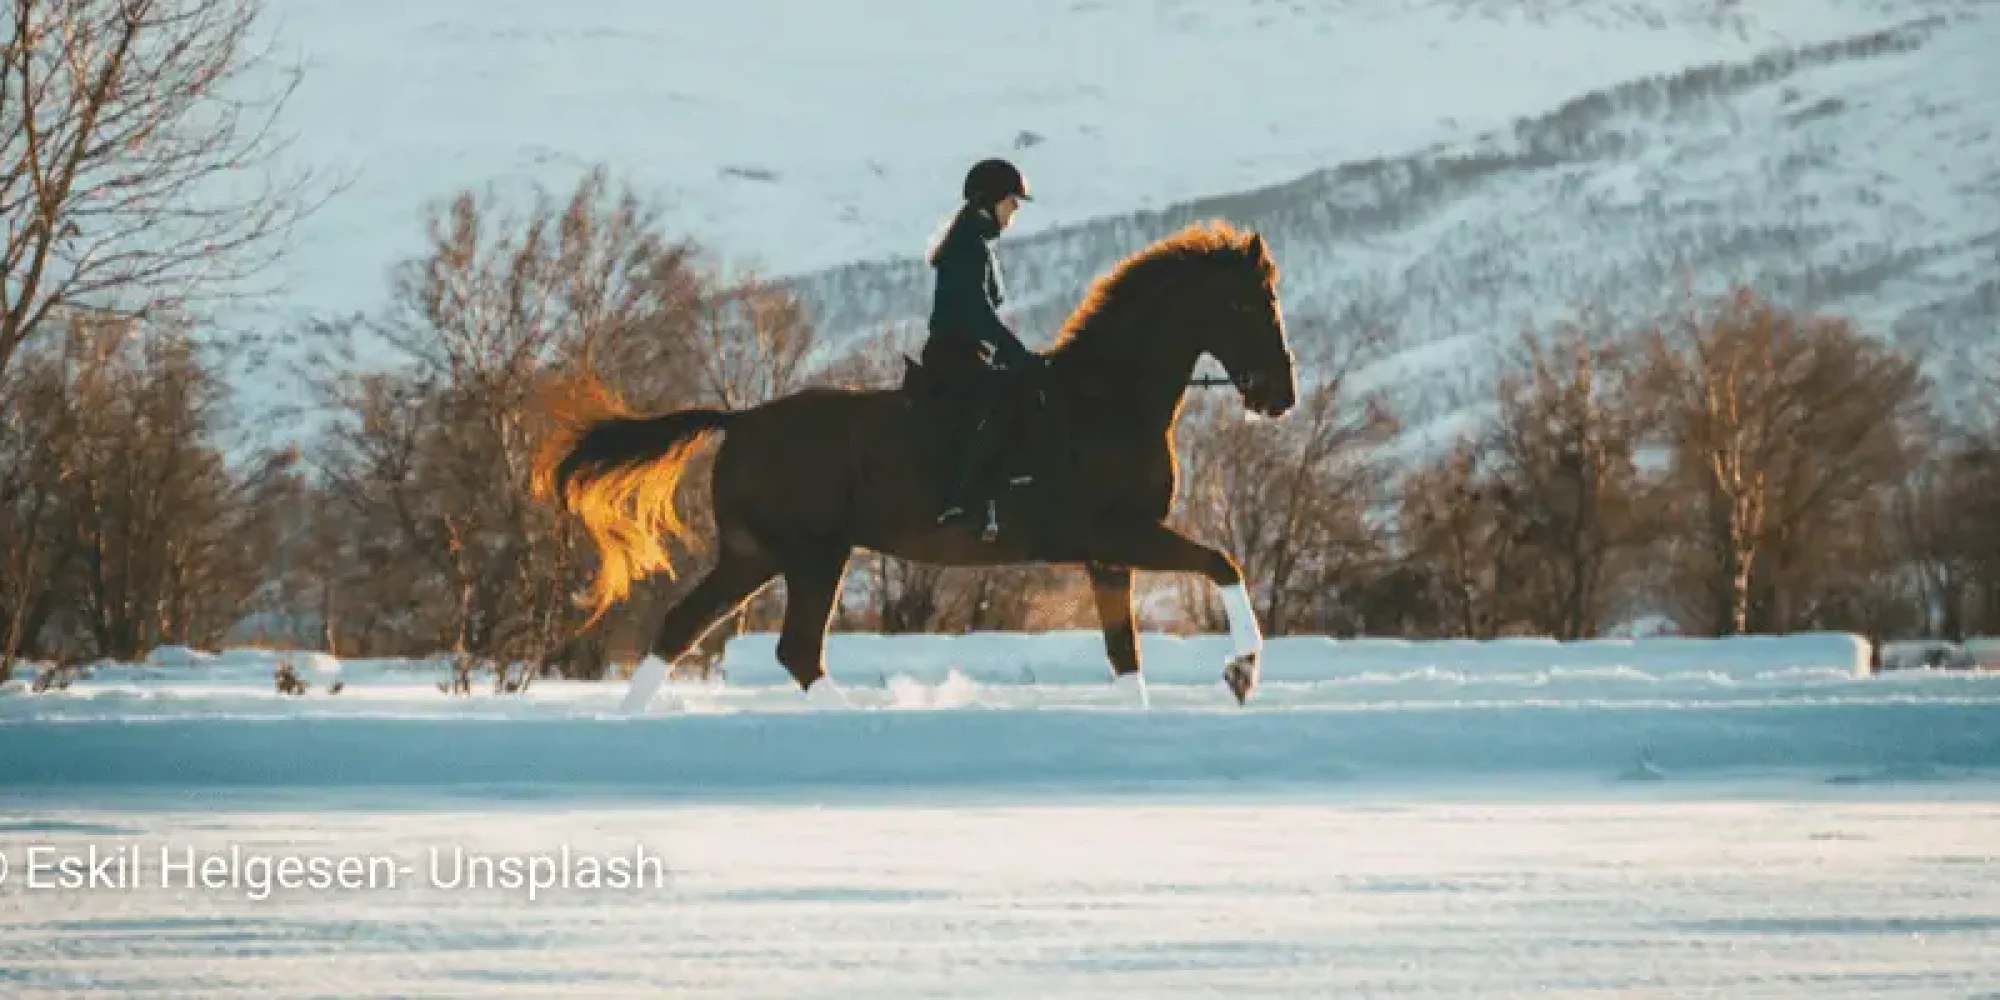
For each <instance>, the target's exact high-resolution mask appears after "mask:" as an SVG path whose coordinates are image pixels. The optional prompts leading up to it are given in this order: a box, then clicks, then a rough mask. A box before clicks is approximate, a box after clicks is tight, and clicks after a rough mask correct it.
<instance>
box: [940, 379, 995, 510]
mask: <svg viewBox="0 0 2000 1000" xmlns="http://www.w3.org/2000/svg"><path fill="white" fill-rule="evenodd" d="M983 411H984V412H982V413H981V414H980V415H979V419H978V420H977V421H976V422H975V423H974V424H973V426H972V432H971V434H970V435H969V436H968V440H966V442H965V444H964V447H963V448H962V449H961V450H960V452H959V456H958V468H957V470H956V471H955V473H954V475H953V476H952V480H951V486H950V488H949V489H948V490H946V492H945V504H944V509H943V511H942V512H941V513H939V514H938V518H937V521H938V523H939V524H953V523H957V522H960V521H965V520H968V519H969V518H970V516H971V514H972V511H971V507H972V506H973V500H974V499H975V498H974V497H973V491H974V488H975V487H976V486H978V485H979V483H980V481H981V479H982V478H983V477H984V474H985V472H986V466H987V465H988V464H990V463H991V461H992V459H993V453H994V451H996V450H997V448H998V446H999V444H1000V440H1001V436H1002V435H1001V432H1002V431H1003V430H1004V428H1003V427H1002V425H1001V421H1000V419H999V417H1000V413H999V407H997V406H992V405H988V406H986V407H984V408H983ZM987 513H988V514H989V518H988V522H987V525H986V533H987V534H988V535H989V536H990V535H991V534H993V532H994V529H995V528H997V527H998V526H997V525H995V524H993V523H992V519H991V517H990V515H991V513H992V512H991V511H988V512H987Z"/></svg>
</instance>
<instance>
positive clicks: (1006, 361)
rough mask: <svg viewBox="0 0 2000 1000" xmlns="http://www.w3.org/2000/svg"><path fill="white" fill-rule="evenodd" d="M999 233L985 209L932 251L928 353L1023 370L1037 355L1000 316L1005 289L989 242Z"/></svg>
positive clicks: (962, 219) (963, 219)
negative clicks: (934, 271) (934, 274)
mask: <svg viewBox="0 0 2000 1000" xmlns="http://www.w3.org/2000/svg"><path fill="white" fill-rule="evenodd" d="M999 235H1000V224H999V223H998V222H995V221H994V219H993V217H992V216H991V215H988V214H987V213H985V212H981V211H967V212H964V213H962V214H960V215H959V217H958V218H957V219H956V220H955V221H954V222H953V224H952V227H951V229H950V230H949V231H947V232H946V233H945V236H944V239H943V240H942V241H940V242H939V244H938V247H937V250H936V251H935V252H934V253H933V254H932V255H931V265H932V266H933V267H935V268H937V286H936V289H935V291H934V293H933V295H932V298H931V319H930V334H931V336H930V340H929V342H927V343H926V344H925V345H924V354H925V355H926V356H934V354H935V353H936V352H939V351H941V350H942V351H948V352H949V353H951V354H959V353H960V352H961V351H963V352H964V353H965V354H966V355H970V356H972V357H976V358H978V359H980V360H982V361H997V362H999V363H1000V364H1001V365H1004V366H1006V367H1007V368H1010V369H1013V370H1015V371H1019V370H1021V369H1023V368H1027V367H1028V366H1029V365H1031V364H1033V362H1034V360H1035V358H1034V356H1033V355H1032V353H1031V352H1030V351H1029V350H1028V348H1027V346H1026V345H1024V344H1022V343H1021V339H1020V338H1019V337H1016V336H1015V335H1014V331H1012V330H1009V329H1008V328H1007V324H1006V323H1003V322H1001V320H1000V312H999V309H1000V303H1001V302H1002V301H1004V299H1005V292H1004V291H1003V289H1002V287H1001V283H1000V267H999V265H998V264H997V263H995V261H994V259H993V249H992V248H991V247H990V246H988V245H987V244H988V243H990V242H991V241H992V240H993V239H994V238H995V237H997V236H999Z"/></svg>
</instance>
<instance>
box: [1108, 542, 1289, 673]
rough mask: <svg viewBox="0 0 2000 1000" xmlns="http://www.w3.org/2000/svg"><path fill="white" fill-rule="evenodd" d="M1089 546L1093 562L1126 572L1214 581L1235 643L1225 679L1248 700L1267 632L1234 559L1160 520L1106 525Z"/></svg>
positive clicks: (1231, 637)
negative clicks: (1196, 576)
mask: <svg viewBox="0 0 2000 1000" xmlns="http://www.w3.org/2000/svg"><path fill="white" fill-rule="evenodd" d="M1089 547H1090V554H1089V558H1090V561H1091V562H1092V563H1097V564H1106V565H1112V566H1122V567H1126V569H1127V571H1128V572H1129V571H1130V570H1145V571H1148V572H1155V573H1199V574H1201V575H1202V576H1205V577H1207V578H1208V579H1209V581H1210V582H1212V583H1214V584H1215V586H1216V587H1217V588H1218V589H1219V590H1220V591H1221V592H1222V607H1223V610H1224V611H1226V612H1228V613H1229V636H1230V639H1231V640H1232V642H1233V643H1234V645H1235V647H1236V649H1235V652H1234V654H1233V655H1232V656H1230V658H1229V662H1228V663H1227V664H1226V665H1225V666H1224V667H1223V671H1222V681H1223V683H1225V684H1227V685H1229V693H1231V694H1233V695H1235V696H1236V701H1237V704H1243V703H1246V702H1248V701H1249V700H1250V692H1251V691H1252V690H1254V689H1255V688H1256V687H1257V671H1258V662H1257V660H1258V657H1259V656H1260V655H1261V654H1262V653H1263V650H1264V636H1263V632H1262V631H1261V630H1260V629H1259V628H1258V626H1257V612H1256V610H1255V609H1254V608H1252V607H1251V605H1250V593H1249V591H1248V590H1246V589H1245V588H1244V586H1243V571H1242V570H1241V569H1239V568H1237V566H1236V560H1234V559H1231V558H1230V557H1229V554H1228V553H1226V552H1223V551H1221V550H1219V549H1214V548H1210V547H1209V546H1206V545H1203V544H1201V543H1200V542H1197V541H1194V540H1192V539H1190V538H1187V537H1186V536H1184V535H1181V534H1180V533H1178V532H1176V531H1174V530H1173V529H1172V528H1169V527H1167V526H1166V525H1164V524H1161V523H1159V522H1157V521H1143V522H1136V523H1123V524H1114V525H1106V526H1104V527H1103V528H1101V529H1100V530H1098V531H1097V532H1095V533H1094V535H1093V537H1092V539H1091V542H1090V546H1089ZM1128 586H1129V583H1128ZM1101 606H1102V599H1101V598H1100V607H1101ZM1135 658H1136V657H1135Z"/></svg>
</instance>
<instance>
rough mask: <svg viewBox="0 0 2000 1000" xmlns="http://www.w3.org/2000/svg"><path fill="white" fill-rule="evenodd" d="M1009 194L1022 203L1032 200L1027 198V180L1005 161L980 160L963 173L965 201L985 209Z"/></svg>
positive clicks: (1018, 170)
mask: <svg viewBox="0 0 2000 1000" xmlns="http://www.w3.org/2000/svg"><path fill="white" fill-rule="evenodd" d="M1010 194H1011V195H1013V196H1015V197H1017V198H1019V199H1021V200H1022V201H1032V200H1034V199H1032V198H1029V197H1028V179H1027V178H1026V177H1023V176H1021V171H1020V169H1019V168H1017V167H1015V166H1014V165H1013V164H1011V163H1008V162H1007V161H1006V160H1002V159H997V158H996V159H989V160H981V161H979V162H978V163H975V164H973V165H972V169H971V170H968V171H966V172H965V200H966V201H969V202H971V203H973V204H975V205H978V206H979V207H981V208H986V207H989V206H992V205H995V204H998V203H999V201H1000V199H1002V198H1005V197H1007V196H1008V195H1010Z"/></svg>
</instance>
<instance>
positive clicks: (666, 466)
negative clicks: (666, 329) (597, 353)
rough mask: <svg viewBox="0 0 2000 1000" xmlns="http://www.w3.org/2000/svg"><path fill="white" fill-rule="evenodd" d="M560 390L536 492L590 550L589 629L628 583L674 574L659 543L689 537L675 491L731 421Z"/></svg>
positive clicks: (536, 470)
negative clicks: (584, 536)
mask: <svg viewBox="0 0 2000 1000" xmlns="http://www.w3.org/2000/svg"><path fill="white" fill-rule="evenodd" d="M558 390H559V391H557V392H552V393H551V394H550V395H549V397H548V399H547V402H546V410H547V413H548V416H549V417H550V418H551V422H552V423H553V424H554V427H553V428H552V430H551V432H550V433H549V434H548V436H547V437H546V438H545V439H544V440H543V441H542V444H541V447H540V448H539V449H538V450H537V452H536V454H535V460H534V467H533V477H534V478H533V489H534V495H535V497H536V498H537V499H539V500H543V501H553V502H554V504H555V505H556V507H557V508H558V509H561V510H566V511H568V512H570V513H573V514H575V515H577V517H578V518H580V519H581V520H582V521H583V527H584V530H585V531H586V532H588V533H589V535H590V539H591V541H592V542H594V543H595V544H596V546H597V556H598V560H597V578H596V579H595V580H593V581H592V582H591V605H592V607H591V614H590V620H589V622H588V623H587V624H586V626H585V627H589V625H594V624H596V622H597V620H598V619H599V618H602V617H603V616H604V613H605V612H606V611H607V610H609V609H610V607H611V605H613V604H615V603H617V602H618V601H621V600H624V599H625V598H626V597H627V596H629V595H630V594H631V591H632V585H633V584H634V583H637V582H638V581H640V580H643V579H645V578H646V577H648V576H651V575H652V574H654V573H658V572H661V571H665V572H666V573H667V574H668V575H669V576H671V575H672V574H673V569H674V568H673V563H672V561H671V560H670V559H669V558H668V556H667V551H666V548H665V545H664V544H663V543H664V542H665V541H666V540H667V539H671V538H678V537H680V536H682V535H683V534H685V533H686V530H687V526H686V525H685V524H683V523H682V522H681V519H680V514H679V512H677V511H676V510H675V509H674V492H675V490H676V489H677V488H678V487H679V486H680V482H681V477H682V476H683V475H684V474H685V473H686V472H687V467H688V462H689V460H690V459H691V458H693V457H694V451H695V449H696V448H697V447H699V446H700V445H701V443H702V442H703V441H704V440H706V439H707V438H708V436H709V435H711V434H714V433H715V432H717V431H721V430H723V429H724V428H726V427H727V426H728V425H729V423H730V421H731V420H732V419H733V418H734V417H735V416H736V414H735V413H734V412H732V411H728V410H717V409H707V408H692V409H686V410H675V411H672V412H670V413H662V414H658V415H655V416H641V415H638V414H635V413H632V412H631V411H629V410H627V409H626V408H625V406H624V405H623V404H622V403H620V402H619V401H618V400H617V399H616V398H615V397H613V396H612V395H611V394H610V393H609V392H607V391H606V390H605V389H604V388H603V387H602V386H601V385H599V384H598V383H596V382H594V381H584V382H577V383H569V384H567V385H565V386H561V387H558ZM561 390H567V391H561Z"/></svg>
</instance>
